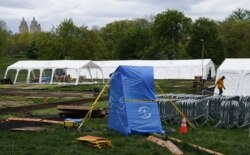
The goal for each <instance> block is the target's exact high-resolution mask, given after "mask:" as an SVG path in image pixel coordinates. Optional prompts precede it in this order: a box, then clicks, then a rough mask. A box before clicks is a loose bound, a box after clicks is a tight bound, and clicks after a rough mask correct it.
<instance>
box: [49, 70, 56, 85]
mask: <svg viewBox="0 0 250 155" xmlns="http://www.w3.org/2000/svg"><path fill="white" fill-rule="evenodd" d="M54 74H55V69H54V68H53V69H52V72H51V76H50V84H52V83H53V79H54Z"/></svg>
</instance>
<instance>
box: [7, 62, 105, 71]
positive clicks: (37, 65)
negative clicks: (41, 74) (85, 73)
mask: <svg viewBox="0 0 250 155" xmlns="http://www.w3.org/2000/svg"><path fill="white" fill-rule="evenodd" d="M83 67H91V68H100V67H99V66H98V65H97V64H95V63H94V62H92V61H90V60H42V61H33V60H31V61H29V60H28V61H18V62H16V63H14V64H12V65H10V66H8V68H7V69H8V70H9V69H50V68H76V69H80V68H83Z"/></svg>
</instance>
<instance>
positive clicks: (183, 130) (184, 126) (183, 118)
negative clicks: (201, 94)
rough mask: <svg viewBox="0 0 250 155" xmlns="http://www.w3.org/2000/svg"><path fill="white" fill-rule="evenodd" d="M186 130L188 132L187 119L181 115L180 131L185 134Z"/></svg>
mask: <svg viewBox="0 0 250 155" xmlns="http://www.w3.org/2000/svg"><path fill="white" fill-rule="evenodd" d="M187 132H188V129H187V121H186V118H185V116H183V117H182V120H181V127H180V133H181V134H184V135H185V134H187Z"/></svg>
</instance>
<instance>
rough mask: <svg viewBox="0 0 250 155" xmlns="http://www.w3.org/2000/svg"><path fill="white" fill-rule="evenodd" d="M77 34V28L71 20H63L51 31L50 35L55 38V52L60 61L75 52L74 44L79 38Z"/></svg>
mask: <svg viewBox="0 0 250 155" xmlns="http://www.w3.org/2000/svg"><path fill="white" fill-rule="evenodd" d="M78 32H79V31H78V28H77V26H75V24H74V22H73V20H72V19H66V20H64V21H63V22H62V23H61V24H60V25H59V26H58V27H57V28H55V29H54V30H52V34H53V36H54V37H55V42H54V44H55V46H56V48H55V50H56V51H57V53H58V54H59V58H60V59H64V58H65V57H68V56H70V55H71V54H72V53H74V52H77V51H76V50H75V47H74V45H75V44H74V43H75V41H76V39H77V38H78V36H79V34H78Z"/></svg>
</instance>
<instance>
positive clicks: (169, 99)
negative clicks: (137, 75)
mask: <svg viewBox="0 0 250 155" xmlns="http://www.w3.org/2000/svg"><path fill="white" fill-rule="evenodd" d="M155 86H156V88H158V89H159V90H160V91H161V93H162V94H164V95H165V97H166V98H167V99H168V101H169V102H170V103H171V105H172V106H173V107H174V108H175V110H176V111H177V112H178V113H180V115H181V116H182V117H185V118H186V119H187V122H188V124H189V125H190V126H191V127H192V128H193V129H195V126H194V125H193V123H191V122H190V120H189V119H188V118H187V116H186V115H185V114H184V113H183V112H182V111H181V110H180V109H179V108H178V107H177V105H176V104H175V103H174V102H173V101H172V100H171V98H170V97H169V96H166V93H165V92H164V91H163V90H162V89H161V87H160V86H159V85H158V83H157V82H155Z"/></svg>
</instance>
